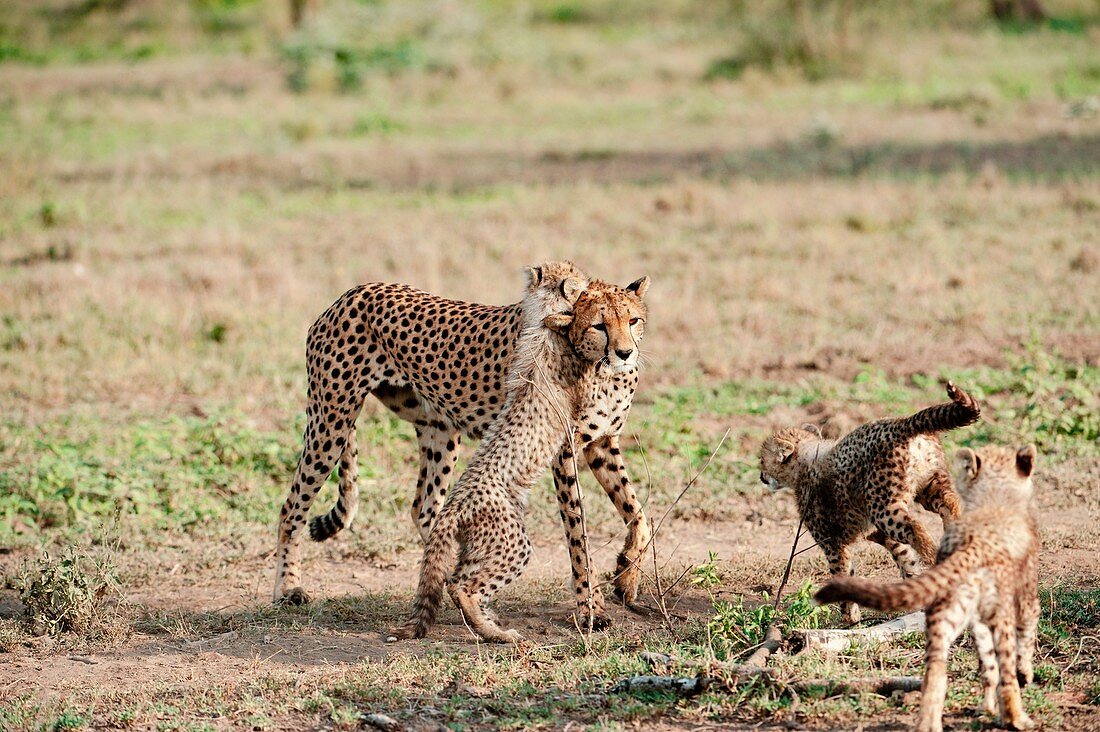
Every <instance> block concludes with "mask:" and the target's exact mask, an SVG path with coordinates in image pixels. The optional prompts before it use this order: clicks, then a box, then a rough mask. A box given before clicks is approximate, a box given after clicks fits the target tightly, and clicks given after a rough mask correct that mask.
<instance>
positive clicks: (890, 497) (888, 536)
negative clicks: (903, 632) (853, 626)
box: [760, 383, 980, 623]
mask: <svg viewBox="0 0 1100 732" xmlns="http://www.w3.org/2000/svg"><path fill="white" fill-rule="evenodd" d="M947 395H948V396H949V397H951V401H950V402H947V403H945V404H938V405H936V406H934V407H929V408H928V409H924V410H922V411H920V412H917V413H916V414H914V415H912V416H909V417H905V418H901V419H880V420H878V421H875V422H870V423H868V424H865V425H862V426H861V427H857V428H856V429H855V430H853V431H852V432H850V433H849V434H848V435H846V436H845V437H843V438H842V439H840V440H839V441H837V440H826V439H823V438H822V437H821V433H820V432H816V431H811V430H809V429H806V428H789V429H784V430H780V431H779V432H776V433H775V434H773V435H772V436H771V437H769V438H768V439H767V440H765V441H764V444H763V445H762V446H761V448H760V480H761V481H762V482H764V483H765V484H767V485H768V487H770V488H772V489H778V488H793V489H794V491H795V497H796V500H797V502H798V513H799V515H801V516H802V520H803V521H804V522H805V523H806V527H807V528H808V529H809V531H810V535H811V536H813V538H814V540H815V541H817V543H818V545H819V546H820V547H821V549H822V551H824V552H825V556H826V558H827V559H828V561H829V572H830V573H831V574H833V575H834V576H835V575H849V574H851V573H852V560H851V547H852V545H853V544H855V543H856V542H857V541H859V540H860V539H863V538H866V539H868V540H870V541H874V542H876V543H879V544H882V545H883V546H884V547H886V549H887V550H889V552H890V553H891V554H892V555H893V557H894V561H895V562H897V565H898V569H900V570H901V574H902V577H903V578H904V577H910V576H912V575H915V574H919V573H920V571H921V569H922V565H921V561H922V560H923V561H924V563H925V564H931V563H932V562H933V560H934V559H935V556H936V545H935V543H933V541H932V537H931V536H929V534H928V531H927V530H926V529H925V528H924V526H922V525H921V524H920V523H919V522H917V521H915V520H914V519H913V517H912V516H911V515H910V513H909V506H910V504H911V503H912V501H913V500H914V499H916V501H917V502H918V503H919V504H920V505H922V506H924V507H925V508H926V509H928V510H929V511H934V512H935V513H938V514H939V515H940V517H941V518H942V519H943V522H944V526H948V525H950V524H951V522H952V521H954V519H955V518H956V517H957V516H958V515H959V500H958V494H956V493H955V490H954V488H952V486H951V477H950V475H949V473H948V472H947V460H946V458H945V457H944V454H943V445H942V444H941V443H940V438H939V433H941V432H945V431H947V430H952V429H956V428H958V427H965V426H966V425H968V424H971V423H973V422H975V421H977V419H978V417H979V416H980V410H979V408H978V403H977V402H976V401H974V399H973V398H972V397H971V396H970V395H969V394H967V393H966V392H964V391H962V390H961V389H959V388H958V387H956V386H955V385H954V384H951V383H948V384H947ZM869 532H870V533H869ZM841 609H842V615H843V617H844V619H845V621H847V622H849V623H854V622H856V621H858V620H859V608H857V607H856V606H855V605H854V604H852V603H845V604H844V605H842V608H841Z"/></svg>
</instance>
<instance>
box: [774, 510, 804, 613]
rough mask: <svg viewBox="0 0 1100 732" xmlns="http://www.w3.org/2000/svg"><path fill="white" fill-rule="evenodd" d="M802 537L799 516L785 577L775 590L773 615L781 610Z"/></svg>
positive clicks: (784, 573)
mask: <svg viewBox="0 0 1100 732" xmlns="http://www.w3.org/2000/svg"><path fill="white" fill-rule="evenodd" d="M801 538H802V517H801V516H800V517H799V518H798V529H796V530H795V532H794V543H793V544H791V556H789V557H787V567H786V569H784V570H783V579H781V580H780V581H779V587H777V588H776V590H775V602H773V603H772V617H775V614H776V613H777V612H779V599H780V598H781V597H782V596H783V588H785V587H786V586H787V580H789V579H790V578H791V567H792V566H793V565H794V558H795V557H796V556H798V554H799V552H798V541H799V540H800V539H801Z"/></svg>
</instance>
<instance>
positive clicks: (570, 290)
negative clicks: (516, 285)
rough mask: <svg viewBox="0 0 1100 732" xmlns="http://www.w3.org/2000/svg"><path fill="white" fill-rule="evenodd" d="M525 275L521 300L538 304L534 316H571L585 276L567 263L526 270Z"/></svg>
mask: <svg viewBox="0 0 1100 732" xmlns="http://www.w3.org/2000/svg"><path fill="white" fill-rule="evenodd" d="M524 272H525V273H526V275H527V287H526V290H525V291H524V299H525V300H529V299H530V298H531V297H532V296H534V297H536V298H537V299H538V300H539V302H538V306H537V308H536V310H537V312H539V313H545V314H548V315H556V314H558V313H568V312H571V311H572V310H573V305H574V304H575V303H576V302H577V298H578V297H580V294H581V293H582V292H583V291H584V289H585V288H586V287H588V283H589V277H588V275H587V274H585V273H584V271H583V270H581V268H580V267H578V266H577V265H575V264H573V263H572V262H567V261H562V262H545V263H543V264H540V265H538V266H535V267H525V268H524Z"/></svg>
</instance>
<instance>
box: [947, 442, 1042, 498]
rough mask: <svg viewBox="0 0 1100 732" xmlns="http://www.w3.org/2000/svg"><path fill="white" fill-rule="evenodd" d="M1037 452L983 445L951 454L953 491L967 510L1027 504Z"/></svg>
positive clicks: (1034, 450)
mask: <svg viewBox="0 0 1100 732" xmlns="http://www.w3.org/2000/svg"><path fill="white" fill-rule="evenodd" d="M1037 458H1038V451H1037V450H1036V449H1035V445H1027V446H1026V447H1021V448H1020V449H1018V450H1015V449H1013V448H1011V447H999V446H996V445H987V446H985V447H980V448H978V449H977V450H971V449H970V448H968V447H964V448H962V449H960V450H959V451H958V452H957V453H956V454H955V472H956V476H955V488H956V490H958V492H959V497H960V498H962V500H963V503H964V504H966V506H967V508H975V507H977V506H982V505H999V504H1006V503H1027V502H1028V501H1029V500H1031V493H1032V486H1031V473H1032V471H1033V470H1034V469H1035V461H1036V459H1037Z"/></svg>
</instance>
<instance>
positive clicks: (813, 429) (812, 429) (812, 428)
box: [802, 422, 821, 439]
mask: <svg viewBox="0 0 1100 732" xmlns="http://www.w3.org/2000/svg"><path fill="white" fill-rule="evenodd" d="M802 429H804V430H806V431H807V432H812V433H813V434H815V435H817V436H818V438H819V439H820V438H821V428H820V427H818V426H817V425H816V424H810V423H809V422H807V423H806V424H804V425H802Z"/></svg>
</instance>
